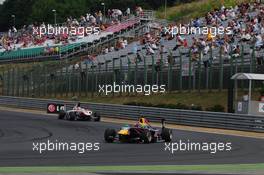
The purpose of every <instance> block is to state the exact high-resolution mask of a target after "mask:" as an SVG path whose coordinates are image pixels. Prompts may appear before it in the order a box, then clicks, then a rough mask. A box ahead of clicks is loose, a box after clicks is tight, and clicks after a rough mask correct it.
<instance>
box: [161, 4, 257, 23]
mask: <svg viewBox="0 0 264 175" xmlns="http://www.w3.org/2000/svg"><path fill="white" fill-rule="evenodd" d="M242 2H252V0H196V1H194V2H190V3H182V4H178V5H176V6H173V7H170V8H168V9H167V19H168V20H170V21H177V22H183V21H185V22H186V21H188V20H190V19H194V18H197V17H202V16H204V15H205V14H206V13H207V12H210V11H212V10H214V9H219V8H221V6H222V3H223V4H224V6H225V7H230V6H233V7H234V6H235V5H236V4H240V3H242ZM156 16H157V17H158V18H162V19H164V18H165V13H164V8H163V9H160V10H158V11H157V12H156Z"/></svg>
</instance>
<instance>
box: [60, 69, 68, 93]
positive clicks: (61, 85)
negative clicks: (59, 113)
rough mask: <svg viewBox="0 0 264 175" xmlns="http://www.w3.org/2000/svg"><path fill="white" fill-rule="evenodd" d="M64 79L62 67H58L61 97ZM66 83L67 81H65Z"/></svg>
mask: <svg viewBox="0 0 264 175" xmlns="http://www.w3.org/2000/svg"><path fill="white" fill-rule="evenodd" d="M64 83H65V80H64V77H63V68H61V69H60V96H61V97H63V96H64V89H65V88H64V85H65V84H64ZM66 83H67V82H66Z"/></svg>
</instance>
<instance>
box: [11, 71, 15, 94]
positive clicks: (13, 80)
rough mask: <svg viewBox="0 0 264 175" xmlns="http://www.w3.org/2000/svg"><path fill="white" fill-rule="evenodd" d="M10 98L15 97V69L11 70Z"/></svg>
mask: <svg viewBox="0 0 264 175" xmlns="http://www.w3.org/2000/svg"><path fill="white" fill-rule="evenodd" d="M11 82H12V96H15V69H14V68H12V81H11Z"/></svg>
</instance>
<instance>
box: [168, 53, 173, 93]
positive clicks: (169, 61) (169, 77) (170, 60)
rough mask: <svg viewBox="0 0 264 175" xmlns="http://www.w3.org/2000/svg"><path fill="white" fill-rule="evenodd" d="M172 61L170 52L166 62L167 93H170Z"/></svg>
mask: <svg viewBox="0 0 264 175" xmlns="http://www.w3.org/2000/svg"><path fill="white" fill-rule="evenodd" d="M172 61H173V55H172V53H171V52H170V55H169V60H168V66H169V68H168V89H169V92H171V81H172Z"/></svg>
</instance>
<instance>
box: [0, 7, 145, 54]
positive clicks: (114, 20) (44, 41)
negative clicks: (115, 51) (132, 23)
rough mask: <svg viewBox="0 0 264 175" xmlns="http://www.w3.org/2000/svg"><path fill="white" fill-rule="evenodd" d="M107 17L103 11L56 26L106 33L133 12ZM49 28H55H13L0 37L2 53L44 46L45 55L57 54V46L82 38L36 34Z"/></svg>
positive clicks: (116, 11) (122, 44) (115, 12)
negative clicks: (96, 28)
mask: <svg viewBox="0 0 264 175" xmlns="http://www.w3.org/2000/svg"><path fill="white" fill-rule="evenodd" d="M141 10H142V9H141V8H137V9H136V13H140V11H141ZM138 11H139V12H138ZM123 14H124V15H123ZM106 15H108V16H106V17H105V20H104V16H103V14H102V12H101V11H98V12H96V13H95V14H94V15H93V14H89V13H87V14H86V15H83V16H81V17H80V18H79V19H77V18H73V17H68V18H67V20H66V21H65V23H63V24H56V26H60V27H61V30H64V27H67V28H68V29H71V28H72V27H74V28H78V27H99V28H100V31H105V30H107V28H109V27H111V26H115V25H118V24H120V22H121V21H122V20H123V19H126V18H129V17H130V15H131V10H130V8H127V10H126V11H125V12H124V13H123V12H122V11H121V10H119V9H109V10H108V13H107V14H106ZM48 26H49V27H51V28H52V27H55V25H53V24H45V23H44V22H43V23H41V24H37V23H34V24H31V25H28V26H26V25H25V26H24V27H23V28H22V29H20V30H17V29H16V28H15V27H12V29H10V30H9V31H8V33H5V34H2V35H0V51H4V52H9V51H12V50H18V49H23V48H30V47H38V46H41V47H43V46H44V47H46V48H45V53H47V52H54V51H55V52H56V51H57V50H58V47H57V46H56V45H61V44H64V45H65V44H68V43H69V42H70V41H71V42H77V40H78V39H79V38H80V37H79V36H78V33H77V34H76V35H71V34H68V33H65V32H63V31H62V32H60V34H59V35H57V34H53V35H48V34H45V35H42V36H40V35H39V33H35V31H34V29H41V28H45V29H47V28H48ZM38 31H39V30H38ZM39 32H40V31H39ZM84 36H87V34H86V33H85V35H84ZM125 42H126V41H124V42H123V41H120V42H119V45H120V46H119V47H120V48H122V47H125V45H126V43H125ZM52 46H54V47H52Z"/></svg>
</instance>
